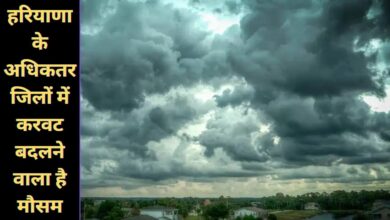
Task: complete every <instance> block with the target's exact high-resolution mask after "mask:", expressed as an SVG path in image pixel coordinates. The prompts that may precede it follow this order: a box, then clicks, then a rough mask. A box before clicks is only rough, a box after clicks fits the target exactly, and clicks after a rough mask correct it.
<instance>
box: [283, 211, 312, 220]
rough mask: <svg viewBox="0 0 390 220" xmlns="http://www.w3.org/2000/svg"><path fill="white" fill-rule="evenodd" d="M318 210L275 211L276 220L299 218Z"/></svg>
mask: <svg viewBox="0 0 390 220" xmlns="http://www.w3.org/2000/svg"><path fill="white" fill-rule="evenodd" d="M319 213H320V211H318V210H289V211H285V212H278V213H275V215H276V217H277V218H278V220H301V219H305V218H310V217H312V216H315V215H318V214H319Z"/></svg>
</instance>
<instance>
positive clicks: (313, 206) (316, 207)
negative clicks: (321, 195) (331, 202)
mask: <svg viewBox="0 0 390 220" xmlns="http://www.w3.org/2000/svg"><path fill="white" fill-rule="evenodd" d="M304 209H305V210H319V209H320V205H319V204H318V203H316V202H308V203H306V204H305V207H304Z"/></svg>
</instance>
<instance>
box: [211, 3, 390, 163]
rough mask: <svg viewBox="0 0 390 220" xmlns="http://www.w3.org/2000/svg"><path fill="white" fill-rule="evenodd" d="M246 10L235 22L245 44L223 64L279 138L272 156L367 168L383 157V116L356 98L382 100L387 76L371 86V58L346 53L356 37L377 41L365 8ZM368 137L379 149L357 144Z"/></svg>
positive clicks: (271, 6)
mask: <svg viewBox="0 0 390 220" xmlns="http://www.w3.org/2000/svg"><path fill="white" fill-rule="evenodd" d="M245 3H246V4H247V6H248V8H250V9H251V10H252V12H251V13H249V14H248V15H246V16H245V17H244V18H243V19H242V21H241V28H242V36H243V39H244V41H245V45H244V47H243V48H239V49H238V50H235V51H234V52H232V53H231V54H230V57H229V58H230V61H231V65H232V67H233V68H234V69H235V71H236V72H237V73H238V74H240V75H242V76H243V77H244V78H245V79H246V81H247V82H248V83H249V84H250V85H251V86H252V87H253V88H254V89H255V92H254V94H255V95H254V99H253V101H252V104H253V106H254V107H255V108H257V109H258V110H260V111H263V112H265V114H266V115H267V116H268V117H269V121H270V122H271V123H272V124H273V131H274V132H275V135H277V136H280V137H281V144H280V146H278V147H276V148H275V149H274V152H273V153H272V154H273V155H274V156H275V157H279V156H281V157H282V158H284V159H286V160H287V161H290V162H293V163H297V164H301V165H304V164H330V163H332V162H333V161H335V160H338V159H340V158H343V162H344V163H354V162H353V161H356V160H357V158H360V161H361V162H362V163H366V162H374V161H375V159H379V158H378V157H377V156H374V155H375V154H380V153H384V152H387V151H388V149H389V142H387V141H388V140H387V139H386V137H387V136H386V134H387V127H389V126H390V121H389V114H386V113H372V112H371V110H370V108H369V107H368V106H367V104H365V103H364V102H363V101H362V100H361V99H360V98H359V94H361V93H362V92H369V93H371V94H376V95H383V94H384V90H383V89H384V85H385V84H384V83H385V79H386V78H388V76H386V77H385V78H380V79H379V80H378V77H376V74H377V73H374V72H372V71H370V70H369V69H368V68H367V65H368V63H369V62H371V61H372V59H370V58H367V57H365V56H364V54H363V53H362V52H356V51H354V50H353V46H354V45H353V42H354V41H355V40H356V39H357V38H358V37H360V35H367V34H366V33H367V32H369V33H371V36H370V37H369V38H368V37H367V36H366V40H369V39H371V38H373V37H380V36H381V35H379V34H376V32H375V30H376V25H375V23H374V21H373V20H368V18H367V13H368V12H369V10H370V8H371V6H372V2H371V1H368V0H367V1H353V0H349V1H325V2H324V3H320V2H318V1H313V2H310V1H297V2H295V1H294V3H286V2H285V1H245ZM383 5H385V4H383ZM386 13H387V12H385V13H384V14H382V15H380V16H379V17H384V16H386V15H385V14H386ZM376 20H381V19H379V18H377V19H376ZM376 20H375V21H376ZM382 28H383V27H382ZM370 31H371V32H370ZM302 33H306V34H302ZM366 42H367V41H366ZM238 51H239V52H238ZM217 100H218V99H217ZM373 134H374V135H379V136H380V137H381V138H382V141H384V142H385V144H382V145H381V147H380V148H377V145H378V143H375V142H368V143H367V142H362V140H367V139H369V137H370V135H373ZM352 158H353V159H352ZM379 161H381V162H388V160H384V159H382V160H379Z"/></svg>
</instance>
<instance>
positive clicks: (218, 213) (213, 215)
mask: <svg viewBox="0 0 390 220" xmlns="http://www.w3.org/2000/svg"><path fill="white" fill-rule="evenodd" d="M203 215H204V217H205V218H206V219H220V218H227V217H228V216H229V208H228V207H227V205H226V204H225V203H224V202H218V203H215V204H212V205H209V206H207V207H206V208H205V210H204V212H203Z"/></svg>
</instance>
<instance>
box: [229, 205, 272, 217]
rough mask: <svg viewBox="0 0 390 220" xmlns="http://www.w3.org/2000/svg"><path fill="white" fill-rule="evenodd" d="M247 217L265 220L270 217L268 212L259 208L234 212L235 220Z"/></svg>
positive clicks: (247, 208) (245, 208) (248, 208)
mask: <svg viewBox="0 0 390 220" xmlns="http://www.w3.org/2000/svg"><path fill="white" fill-rule="evenodd" d="M245 216H253V217H255V218H264V217H267V216H268V212H267V210H264V209H260V208H257V207H244V208H240V209H237V210H235V211H234V218H238V217H240V218H243V217H245Z"/></svg>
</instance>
